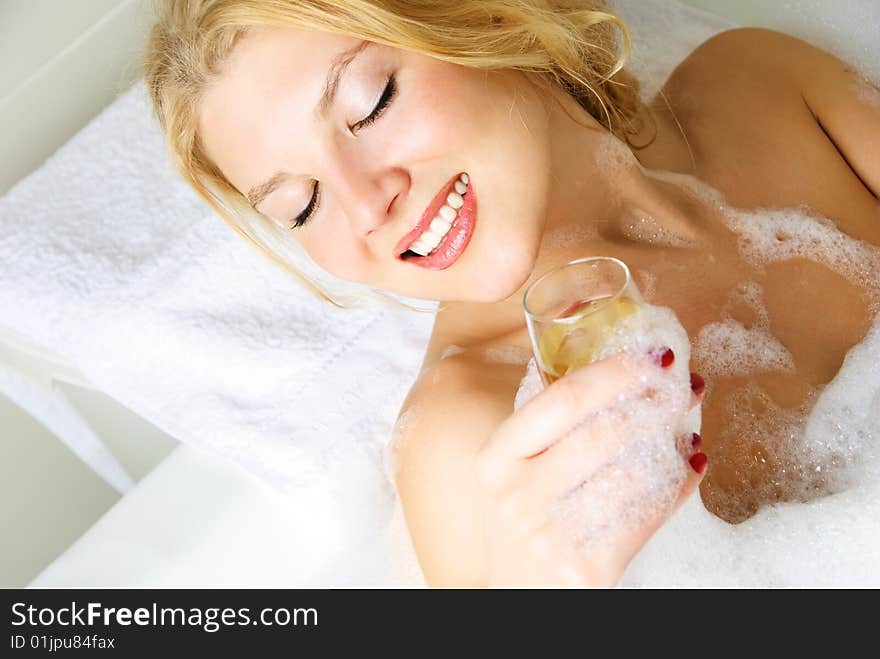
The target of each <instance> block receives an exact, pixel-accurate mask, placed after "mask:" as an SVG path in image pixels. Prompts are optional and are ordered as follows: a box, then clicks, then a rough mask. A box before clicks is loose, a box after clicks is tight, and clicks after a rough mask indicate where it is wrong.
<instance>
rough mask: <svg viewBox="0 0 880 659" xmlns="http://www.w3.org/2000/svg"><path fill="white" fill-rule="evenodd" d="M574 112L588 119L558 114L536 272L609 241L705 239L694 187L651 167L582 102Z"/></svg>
mask: <svg viewBox="0 0 880 659" xmlns="http://www.w3.org/2000/svg"><path fill="white" fill-rule="evenodd" d="M572 102H573V101H572ZM577 110H580V114H575V112H576V111H577ZM569 112H570V113H571V114H573V115H574V116H575V117H577V119H578V122H581V123H583V124H586V125H588V127H584V126H583V125H579V124H578V122H576V121H574V120H573V119H572V118H571V117H569V116H568V114H566V113H565V112H559V113H556V114H554V115H552V121H554V126H553V130H552V134H553V135H554V139H553V142H552V144H551V149H552V150H553V152H552V162H553V171H552V174H551V181H550V189H549V194H548V199H549V200H550V201H549V203H548V207H547V211H546V215H545V225H544V232H543V238H542V242H541V248H540V252H539V256H538V261H537V262H536V264H535V271H536V272H535V273H533V277H535V276H538V275H540V273H541V272H543V271H544V270H546V269H547V267H552V266H553V265H558V264H559V263H560V262H562V260H564V259H567V257H568V256H569V255H571V254H574V255H573V256H572V258H576V257H578V256H586V255H589V254H592V253H600V252H601V250H602V247H603V243H605V246H606V247H607V243H608V242H610V241H615V242H620V241H630V242H651V241H652V240H656V239H657V238H658V237H662V238H663V240H664V241H666V242H667V243H669V242H672V243H673V244H675V243H678V244H681V245H686V244H694V243H697V242H699V241H700V239H701V237H702V234H703V232H702V229H701V225H700V222H699V217H698V215H697V214H696V213H695V204H694V201H693V199H692V197H691V196H690V195H689V194H688V193H687V192H685V191H684V190H683V189H682V188H681V187H680V186H678V185H675V184H673V183H670V182H668V181H667V180H665V179H667V178H668V177H666V176H662V175H661V173H660V172H655V171H652V170H649V169H646V168H645V167H644V166H643V165H642V163H641V162H639V159H638V158H637V157H636V153H638V152H634V151H633V150H632V149H631V148H630V147H629V146H628V145H627V144H626V143H625V142H623V141H622V140H619V139H617V138H615V137H614V136H612V135H611V133H609V132H608V131H607V130H606V129H604V128H603V127H602V126H601V125H600V124H599V123H598V122H596V121H595V120H594V119H593V118H592V117H590V116H589V115H588V114H587V113H586V112H585V111H583V110H582V109H581V108H580V107H579V106H577V109H569ZM651 156H652V160H651V162H652V164H654V163H657V162H661V163H662V162H663V159H662V157H661V158H660V159H659V160H658V158H657V154H656V153H653V152H652V153H651ZM655 166H656V165H655ZM531 279H532V278H530V280H531Z"/></svg>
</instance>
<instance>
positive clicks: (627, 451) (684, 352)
mask: <svg viewBox="0 0 880 659" xmlns="http://www.w3.org/2000/svg"><path fill="white" fill-rule="evenodd" d="M662 347H670V348H672V349H673V351H674V352H675V355H676V358H675V362H674V363H673V364H672V366H671V367H670V368H667V369H662V370H661V369H659V368H656V367H652V366H647V367H645V366H642V367H641V368H642V371H643V372H642V375H641V378H640V381H639V382H638V383H637V385H635V387H634V388H633V389H632V390H630V391H627V392H625V393H624V394H622V395H621V399H620V401H619V402H618V403H617V404H616V405H614V406H612V407H611V408H608V409H605V410H602V411H601V412H599V413H596V414H595V415H593V417H591V418H590V419H587V420H585V421H584V422H583V425H580V426H579V430H578V431H577V432H578V433H582V434H583V436H584V438H585V439H584V440H585V441H589V438H590V437H591V432H592V433H593V436H595V435H596V433H597V432H598V431H599V430H600V429H601V428H613V429H614V430H613V431H614V432H620V433H623V434H624V436H626V437H627V438H629V439H628V441H627V442H626V444H625V445H624V447H623V448H622V450H621V451H620V452H619V453H618V455H617V456H615V458H614V459H612V460H611V461H610V462H609V463H608V464H606V465H605V466H604V467H602V468H601V469H599V470H598V471H597V472H595V473H592V474H584V480H585V482H584V483H583V484H582V485H581V486H580V487H578V488H576V489H574V490H573V491H571V492H569V493H568V494H567V495H566V496H565V497H563V498H562V499H561V500H560V501H559V502H558V505H557V507H556V509H555V514H556V516H557V519H558V520H559V521H560V522H561V524H562V526H563V528H565V529H566V530H567V531H568V532H569V533H570V536H571V538H572V541H573V542H574V544H575V545H576V546H578V547H579V548H581V549H582V550H584V551H587V550H589V549H590V548H593V547H595V546H596V545H597V544H601V543H602V542H605V541H607V540H608V539H609V537H611V536H610V534H611V533H612V532H613V531H619V530H620V529H621V528H624V527H632V526H635V525H639V524H643V523H645V522H646V521H647V520H651V519H656V518H657V517H663V516H665V515H667V514H668V513H669V511H670V510H671V508H672V506H673V504H674V503H675V501H676V500H677V498H678V495H679V493H680V491H681V487H682V485H683V484H684V481H685V479H686V477H687V473H688V472H687V470H688V469H689V467H688V465H687V461H686V457H685V456H686V455H688V451H689V449H690V447H689V438H690V437H691V434H692V433H693V432H696V431H698V430H699V413H698V411H697V414H694V413H692V412H690V411H689V408H690V401H691V389H690V371H689V369H688V363H689V360H690V343H689V341H688V337H687V333H686V332H685V330H684V328H682V327H681V325H680V324H679V322H678V320H677V319H676V317H675V314H673V313H672V311H670V310H669V309H666V308H662V307H652V306H648V305H644V306H642V307H640V308H639V310H638V311H637V312H636V313H633V314H630V315H628V316H625V317H624V318H622V319H621V320H620V321H619V322H618V323H617V324H616V325H615V326H614V328H613V330H612V331H611V332H610V333H609V334H608V335H607V340H606V341H605V342H604V343H603V346H602V347H601V349H600V350H599V351H598V352H597V353H596V355H595V358H596V360H597V361H598V360H601V359H604V358H606V357H610V356H612V355H616V354H622V355H624V356H626V355H630V356H631V358H633V359H639V360H644V359H645V355H647V354H649V353H651V352H652V351H656V350H657V349H658V348H662ZM541 389H542V387H541V382H540V375H539V373H538V370H537V366H536V365H535V362H534V360H532V362H531V363H530V364H529V367H528V369H527V372H526V375H525V377H524V378H523V381H522V384H521V385H520V388H519V391H518V392H517V396H516V401H515V404H514V408H515V409H519V407H521V406H522V405H523V404H524V403H525V402H526V401H527V400H528V399H529V398H531V397H532V396H533V395H536V394H537V393H539V392H540V390H541ZM645 392H650V395H649V397H646V396H645ZM579 436H580V435H579ZM683 438H686V439H683Z"/></svg>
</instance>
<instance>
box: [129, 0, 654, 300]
mask: <svg viewBox="0 0 880 659" xmlns="http://www.w3.org/2000/svg"><path fill="white" fill-rule="evenodd" d="M156 16H157V20H156V23H155V24H154V25H153V27H152V29H151V31H150V34H149V37H148V41H147V45H146V49H145V52H144V62H143V64H144V67H143V68H144V78H145V80H146V84H147V88H148V90H149V94H150V98H151V100H152V103H153V108H154V111H155V113H156V116H157V118H158V120H159V123H160V125H161V126H162V128H163V130H164V131H165V134H166V138H167V142H168V148H169V151H170V154H171V158H172V161H173V164H174V166H175V168H176V169H177V170H178V172H179V173H180V174H181V176H182V177H183V179H184V180H185V181H186V182H187V183H188V184H189V185H190V186H192V187H193V188H194V189H195V191H196V192H197V193H198V194H199V195H200V196H201V197H202V198H203V199H204V200H205V201H206V202H207V203H208V204H209V205H210V206H211V207H212V208H213V209H214V210H215V211H216V212H217V213H218V214H219V215H220V216H221V217H222V218H223V219H224V220H225V221H226V222H227V223H228V224H229V225H230V226H231V227H232V228H233V229H234V230H235V231H236V232H237V233H238V234H239V235H241V236H242V237H243V238H245V240H247V241H248V242H249V243H251V244H252V245H253V246H255V247H256V248H257V249H258V250H259V251H260V252H262V253H263V254H264V255H266V256H268V257H269V258H270V259H271V260H273V261H274V262H276V263H277V264H278V265H280V266H281V267H282V268H283V269H284V270H286V271H287V272H288V273H290V274H291V275H293V276H294V277H296V278H297V279H298V280H300V281H301V282H302V283H303V284H304V285H305V286H306V287H307V288H308V289H309V290H310V291H312V292H313V293H315V294H316V295H318V296H320V297H323V298H324V299H326V300H328V301H330V302H332V303H333V304H336V305H337V306H344V305H342V304H341V303H340V302H339V301H338V300H336V299H334V297H333V296H332V295H330V294H329V293H328V292H327V290H326V289H325V286H324V285H322V284H319V283H317V281H316V280H317V279H318V278H319V277H318V276H317V273H316V275H313V276H312V278H310V277H309V276H307V275H306V274H304V272H303V270H304V267H303V266H304V265H305V264H303V263H302V260H303V258H304V257H305V254H304V250H302V249H301V247H299V246H298V242H297V241H296V240H293V239H292V238H291V236H290V234H289V233H288V231H287V230H286V229H284V228H282V227H281V226H280V225H279V224H278V223H277V222H275V221H273V220H270V219H269V218H267V217H265V216H264V215H262V214H260V213H259V212H257V211H256V210H254V209H253V208H252V207H251V206H250V204H249V203H248V201H247V200H246V199H245V198H244V195H242V194H241V193H240V192H239V191H238V190H236V189H235V188H234V187H233V186H232V185H231V184H230V183H229V182H228V181H227V180H226V178H225V177H224V175H223V173H222V172H221V171H220V170H219V168H218V167H217V166H216V165H215V164H214V163H212V162H211V160H210V159H209V158H208V157H207V155H206V153H205V149H204V146H203V144H202V143H201V141H200V138H199V134H198V131H197V125H198V112H199V104H200V99H201V96H202V94H203V92H204V90H205V87H206V86H207V85H209V84H210V83H211V82H212V81H213V80H215V79H216V78H217V77H218V76H220V75H221V68H222V66H223V63H224V62H225V61H226V59H227V58H228V57H229V55H230V54H231V53H232V51H233V49H234V48H235V46H236V44H237V43H238V42H239V40H240V39H242V38H243V37H244V36H245V35H246V34H247V32H248V30H249V29H251V28H254V27H258V26H272V27H293V28H299V29H306V30H314V31H324V32H330V33H335V34H341V35H346V36H351V37H357V38H359V39H362V40H366V41H373V42H377V43H380V44H385V45H388V46H393V47H396V48H400V49H403V50H408V51H413V52H416V53H420V54H423V55H427V56H430V57H434V58H437V59H440V60H444V61H447V62H451V63H454V64H459V65H462V66H467V67H473V68H478V69H484V70H499V69H515V70H519V71H522V72H525V73H527V74H529V76H528V77H529V79H530V80H532V81H533V82H537V83H538V84H545V85H548V86H550V85H554V84H555V85H559V86H561V87H562V89H564V90H565V91H566V92H567V93H568V94H569V95H571V96H572V97H573V98H574V99H575V100H576V101H577V102H578V104H579V105H580V106H581V107H583V108H584V109H585V110H586V111H587V112H589V114H590V115H592V116H593V117H594V118H595V119H596V120H597V121H598V122H599V123H600V124H601V125H602V126H604V127H605V128H606V129H608V130H609V131H611V132H612V133H614V134H615V135H617V136H618V137H622V138H625V139H627V141H628V136H629V135H631V134H635V133H636V132H638V130H639V128H640V126H639V123H638V121H639V115H640V109H641V102H640V100H639V96H638V83H637V82H636V80H635V78H634V77H633V76H631V75H630V74H629V73H628V72H627V71H625V70H624V68H623V66H624V63H625V61H626V58H627V56H628V54H629V51H630V47H631V42H630V36H629V32H628V30H627V28H626V26H625V25H624V23H623V22H622V21H621V20H620V19H619V18H617V16H615V15H614V14H612V13H610V12H608V11H607V9H606V8H605V5H604V3H602V2H598V1H595V0H459V1H450V0H421V1H419V2H412V1H407V0H161V1H160V2H158V3H157V6H156ZM296 262H300V267H297V266H296V265H295V263H296ZM372 292H373V293H375V294H376V296H375V300H379V301H388V300H389V299H391V300H392V301H394V302H395V303H396V304H399V303H401V302H400V300H395V299H394V298H393V297H391V298H389V296H388V295H387V294H385V293H384V292H383V291H379V290H377V289H373V291H372ZM375 300H374V301H375ZM351 301H352V300H349V302H351ZM354 301H355V302H356V303H357V301H358V296H354ZM404 306H409V305H404ZM410 308H412V307H410Z"/></svg>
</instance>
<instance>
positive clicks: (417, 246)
mask: <svg viewBox="0 0 880 659" xmlns="http://www.w3.org/2000/svg"><path fill="white" fill-rule="evenodd" d="M409 249H410V251H412V252H415V253H416V254H418V255H419V256H427V255H428V252H430V251H431V249H430V248H429V247H428V246H427V245H426V244H425V243H423V242H422V239H421V238H419V239H418V240H417V241H415V242H414V243H413V244H412V245H410V246H409Z"/></svg>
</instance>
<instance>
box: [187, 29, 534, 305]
mask: <svg viewBox="0 0 880 659" xmlns="http://www.w3.org/2000/svg"><path fill="white" fill-rule="evenodd" d="M340 58H342V59H341V60H340ZM340 62H342V63H341V64H340ZM333 72H335V73H337V74H339V77H338V80H336V81H335V84H331V85H330V87H329V89H330V90H331V91H332V90H335V93H330V94H327V95H326V96H329V97H330V98H327V97H326V96H325V92H326V91H327V84H326V83H327V81H328V73H329V74H331V79H332V73H333ZM322 97H325V98H324V101H325V102H324V103H322V101H321V99H322ZM548 125H549V122H548V115H547V109H546V106H545V103H543V102H542V99H541V95H540V93H539V92H538V91H537V90H536V88H534V87H533V86H532V85H530V84H529V83H528V81H527V80H526V79H525V77H524V76H522V75H521V74H518V73H515V72H509V71H508V72H485V71H480V70H476V69H470V68H465V67H462V66H458V65H455V64H450V63H446V62H442V61H440V60H437V59H434V58H431V57H426V56H423V55H418V54H413V53H410V52H407V51H403V50H399V49H395V48H391V47H387V46H382V45H378V44H374V43H371V42H363V41H360V40H358V39H354V38H350V37H343V36H337V35H330V34H327V33H319V32H305V31H300V30H295V29H278V28H261V29H259V30H256V31H253V32H252V33H250V34H249V35H248V36H247V37H246V38H245V39H244V40H243V41H242V42H241V43H240V44H238V45H237V47H236V49H235V51H234V53H233V54H232V55H231V56H230V58H229V60H228V61H227V62H226V63H225V67H224V71H223V74H222V75H221V76H220V78H219V79H218V80H217V81H216V82H215V83H214V84H212V85H211V86H210V88H209V89H208V90H207V92H206V94H205V96H204V97H203V101H202V104H201V106H200V112H199V131H200V135H201V138H202V141H203V143H204V145H205V149H206V151H207V155H208V156H209V157H210V158H211V159H212V160H213V162H214V163H215V164H216V165H217V166H218V167H219V168H220V170H221V171H222V172H223V173H224V175H225V176H226V177H227V179H228V180H229V182H230V183H231V184H232V185H233V186H234V187H235V188H236V189H237V190H239V191H240V192H241V193H242V194H244V195H246V196H249V195H250V196H249V198H253V197H254V194H255V193H259V192H260V187H262V192H263V193H266V192H268V194H263V195H260V196H261V197H262V198H261V199H254V201H256V203H255V206H254V207H255V208H256V209H257V210H258V211H259V212H261V213H262V214H264V215H266V216H267V217H269V218H271V219H272V221H275V222H279V223H281V224H282V225H283V226H284V227H286V228H289V230H290V233H291V236H292V238H293V239H296V240H298V241H300V242H301V244H302V245H303V246H304V248H305V250H306V251H307V252H308V254H309V255H310V256H311V258H312V259H313V260H314V261H315V262H316V263H317V264H318V265H319V266H321V267H322V268H323V269H324V270H326V271H327V272H329V273H331V274H332V275H335V276H337V277H340V278H342V279H346V280H349V281H355V282H362V283H367V284H370V285H373V286H377V287H379V288H382V289H384V290H387V291H391V292H395V293H399V294H403V295H407V296H411V297H416V298H424V299H432V300H443V301H478V302H489V301H498V300H502V299H505V298H507V297H509V296H510V295H512V294H513V293H514V292H516V291H517V290H518V289H519V288H520V287H521V285H522V284H523V283H524V282H525V280H526V279H527V278H528V276H529V275H530V274H531V271H532V267H533V265H534V263H535V259H536V257H537V254H538V250H539V246H540V241H541V234H542V229H543V218H544V216H545V211H546V204H547V197H548V190H549V172H550V162H549V160H550V148H549V140H548ZM462 174H464V175H465V176H462ZM273 177H274V184H273V185H272V186H269V188H267V186H265V185H263V184H264V183H266V182H267V181H269V180H270V179H273ZM456 180H459V181H461V180H465V181H467V189H466V191H465V192H464V194H463V195H460V196H458V197H455V196H453V197H452V198H449V196H448V195H449V193H452V194H453V195H455V194H457V193H456V192H455V189H454V188H455V181H456ZM461 190H462V187H461V185H459V191H461ZM462 202H463V205H462ZM443 206H446V209H445V210H444V208H443ZM456 206H462V207H461V208H456ZM444 215H445V220H446V221H441V222H435V221H434V219H435V218H436V217H440V218H441V219H444ZM432 224H433V226H432ZM295 225H298V226H295ZM423 231H426V232H427V233H425V235H422V233H423ZM415 239H417V240H416V242H415V243H414V244H412V245H411V243H413V240H415ZM438 240H439V241H440V242H439V244H438V243H437V241H438ZM434 245H436V247H434V248H433V251H431V248H432V247H433V246H434ZM410 247H411V248H412V250H410V251H406V252H404V250H407V248H410ZM402 252H404V253H403V254H401V253H402ZM416 252H427V255H426V256H424V257H422V256H418V255H416Z"/></svg>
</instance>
